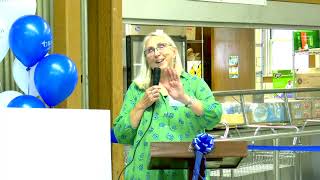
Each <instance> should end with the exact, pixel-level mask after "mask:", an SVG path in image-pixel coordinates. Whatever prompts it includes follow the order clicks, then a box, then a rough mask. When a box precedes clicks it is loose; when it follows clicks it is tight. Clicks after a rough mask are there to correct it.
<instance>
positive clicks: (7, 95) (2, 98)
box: [0, 91, 22, 109]
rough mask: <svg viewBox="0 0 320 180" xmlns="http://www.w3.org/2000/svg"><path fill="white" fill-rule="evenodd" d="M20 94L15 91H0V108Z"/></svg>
mask: <svg viewBox="0 0 320 180" xmlns="http://www.w3.org/2000/svg"><path fill="white" fill-rule="evenodd" d="M21 95H22V94H21V93H20V92H17V91H4V92H2V93H0V109H1V108H6V107H7V106H8V104H9V103H10V101H12V100H13V99H14V98H16V97H18V96H21Z"/></svg>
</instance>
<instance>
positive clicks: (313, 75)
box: [296, 68, 320, 99]
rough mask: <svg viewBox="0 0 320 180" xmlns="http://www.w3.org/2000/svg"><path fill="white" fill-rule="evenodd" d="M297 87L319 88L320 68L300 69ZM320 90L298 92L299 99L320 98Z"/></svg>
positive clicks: (297, 76) (297, 75)
mask: <svg viewBox="0 0 320 180" xmlns="http://www.w3.org/2000/svg"><path fill="white" fill-rule="evenodd" d="M296 87H297V88H319V87H320V69H319V68H309V69H308V70H306V71H298V72H297V74H296ZM319 97H320V92H302V93H297V94H296V98H297V99H310V98H311V99H312V98H319Z"/></svg>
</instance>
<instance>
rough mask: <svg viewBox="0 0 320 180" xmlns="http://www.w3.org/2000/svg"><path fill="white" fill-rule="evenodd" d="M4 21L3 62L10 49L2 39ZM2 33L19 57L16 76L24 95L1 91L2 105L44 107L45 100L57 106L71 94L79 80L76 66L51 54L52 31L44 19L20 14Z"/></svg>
mask: <svg viewBox="0 0 320 180" xmlns="http://www.w3.org/2000/svg"><path fill="white" fill-rule="evenodd" d="M12 1H14V0H12ZM9 2H10V1H9ZM8 4H10V3H8ZM0 9H1V8H0ZM2 23H3V21H1V19H0V62H1V60H2V59H3V58H4V56H5V54H6V53H3V52H2V50H3V51H8V50H6V47H5V46H6V45H4V46H2V44H5V43H6V42H1V26H2ZM2 35H3V36H6V37H4V38H2V39H5V40H7V43H8V44H9V45H8V46H9V47H10V49H11V50H12V52H13V54H14V55H15V57H16V59H15V60H14V62H13V66H12V73H13V78H14V80H15V82H16V84H17V85H18V87H19V88H20V89H21V90H22V91H23V92H24V94H22V93H19V92H16V91H5V92H2V93H0V108H1V107H4V106H5V107H24V108H26V107H27V108H44V107H46V106H45V105H44V103H45V104H47V105H48V106H49V107H54V106H56V105H58V104H60V103H61V102H62V101H64V100H65V99H66V98H67V97H68V96H70V95H71V93H72V92H73V90H74V88H75V87H76V84H77V82H78V74H77V69H76V66H75V64H74V62H73V61H72V60H71V59H69V58H68V57H67V56H65V55H61V54H48V52H49V51H50V49H51V47H52V33H51V29H50V26H49V25H48V23H47V22H46V21H45V20H44V19H42V18H41V17H39V16H36V15H24V16H21V17H18V18H17V19H16V20H15V21H14V22H13V23H12V25H11V28H10V30H9V31H8V32H7V31H6V32H5V33H2ZM3 48H4V49H3ZM2 56H3V57H2ZM39 96H40V98H41V99H42V100H43V102H44V103H43V102H42V101H41V100H40V99H38V97H39Z"/></svg>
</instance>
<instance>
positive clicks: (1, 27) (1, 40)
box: [0, 17, 9, 63]
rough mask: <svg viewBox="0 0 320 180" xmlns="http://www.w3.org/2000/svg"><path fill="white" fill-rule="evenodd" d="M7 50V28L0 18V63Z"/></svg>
mask: <svg viewBox="0 0 320 180" xmlns="http://www.w3.org/2000/svg"><path fill="white" fill-rule="evenodd" d="M8 50H9V26H8V24H7V23H6V22H5V21H4V20H3V19H2V18H1V17H0V63H1V61H2V60H3V58H4V57H5V56H6V55H7V53H8Z"/></svg>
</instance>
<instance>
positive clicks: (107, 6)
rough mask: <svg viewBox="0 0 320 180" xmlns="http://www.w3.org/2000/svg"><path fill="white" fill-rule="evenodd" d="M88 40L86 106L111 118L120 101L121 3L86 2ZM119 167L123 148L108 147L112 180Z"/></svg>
mask: <svg viewBox="0 0 320 180" xmlns="http://www.w3.org/2000/svg"><path fill="white" fill-rule="evenodd" d="M88 41H89V42H88V66H89V67H88V72H89V107H90V108H91V109H92V108H93V109H109V110H111V119H114V118H115V117H116V116H117V115H118V113H119V111H120V108H121V105H122V99H123V96H122V94H123V72H122V50H121V49H122V1H121V0H120V1H119V0H108V1H105V0H91V1H88ZM110 123H112V122H110ZM123 165H124V161H123V147H122V146H121V145H112V176H113V179H118V176H119V174H120V171H121V170H122V168H123Z"/></svg>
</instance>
